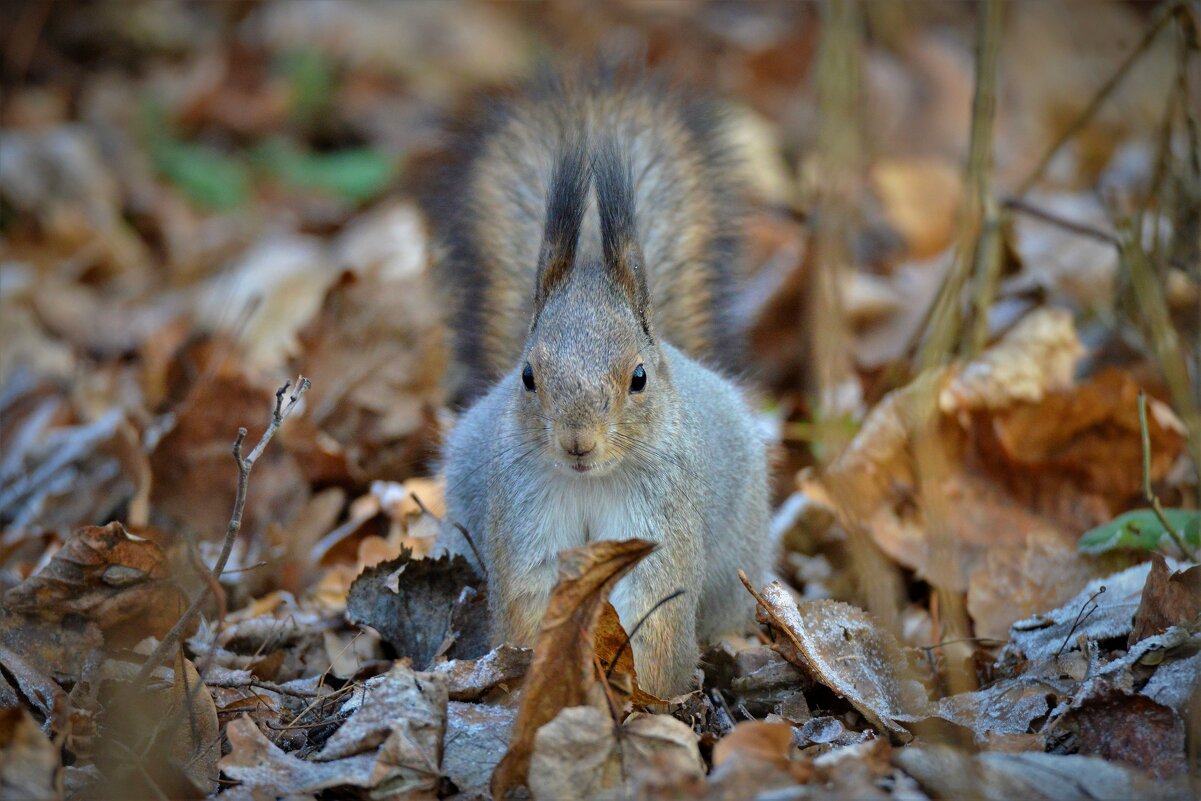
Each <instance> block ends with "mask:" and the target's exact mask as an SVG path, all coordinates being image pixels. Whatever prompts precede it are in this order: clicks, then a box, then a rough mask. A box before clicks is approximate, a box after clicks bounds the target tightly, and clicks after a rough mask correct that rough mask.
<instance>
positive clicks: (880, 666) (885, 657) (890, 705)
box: [748, 582, 930, 743]
mask: <svg viewBox="0 0 1201 801" xmlns="http://www.w3.org/2000/svg"><path fill="white" fill-rule="evenodd" d="M748 588H749V587H748ZM752 594H754V595H755V597H756V599H757V600H758V601H759V611H758V612H757V616H758V618H759V621H760V622H761V623H765V624H767V625H770V626H771V627H772V628H773V629H775V630H776V631H777V634H778V636H779V637H780V638H781V640H782V645H781V650H780V653H781V654H783V655H784V657H785V658H786V659H788V660H789V661H791V662H793V664H795V665H797V666H798V667H800V668H802V669H804V670H806V671H808V672H809V674H810V675H812V676H813V677H814V678H815V679H816V680H817V681H819V682H821V683H822V684H824V685H826V686H827V687H829V688H830V689H832V690H834V691H835V692H836V693H838V694H839V695H841V696H843V697H844V698H846V699H847V700H848V701H850V703H851V705H852V706H854V707H855V709H857V710H859V712H860V713H862V714H863V716H864V717H866V718H867V719H868V720H869V721H870V722H871V723H872V725H873V726H875V727H876V728H877V729H879V730H880V731H882V732H885V733H887V734H888V735H889V736H890V737H891V738H892V739H893V740H895V741H897V742H902V743H904V742H908V741H909V740H910V739H912V735H911V734H910V733H909V731H908V730H907V729H906V728H905V727H904V726H902V725H901V723H900V722H899V721H913V720H917V719H920V718H924V717H925V716H926V715H927V714H928V713H929V707H930V703H929V699H928V698H927V697H926V692H925V690H924V689H923V687H922V685H921V683H920V682H919V681H918V680H917V679H916V678H915V677H914V675H913V672H912V671H911V670H910V669H909V667H908V665H909V660H908V658H907V657H906V655H905V652H904V651H903V650H902V649H901V646H900V644H899V643H897V641H896V638H895V637H893V636H892V635H891V634H889V633H888V632H886V631H884V630H883V629H881V628H880V627H879V626H877V625H876V623H875V622H874V621H873V620H872V619H871V618H870V617H869V616H868V614H867V613H866V612H864V611H863V610H862V609H858V608H856V607H854V606H851V605H850V604H846V603H842V602H840V601H830V600H819V601H802V602H801V603H800V604H798V603H797V602H796V601H794V600H793V598H792V596H791V595H790V594H789V593H788V591H787V590H785V589H784V588H783V587H782V586H780V584H779V583H778V582H772V583H771V584H769V585H767V586H766V587H764V588H763V591H762V593H755V592H753V591H752Z"/></svg>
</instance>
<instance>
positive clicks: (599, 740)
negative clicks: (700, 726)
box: [529, 706, 705, 801]
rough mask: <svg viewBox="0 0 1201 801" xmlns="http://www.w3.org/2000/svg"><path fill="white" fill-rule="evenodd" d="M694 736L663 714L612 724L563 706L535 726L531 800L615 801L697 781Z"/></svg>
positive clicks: (591, 711) (700, 767) (700, 770)
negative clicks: (652, 789)
mask: <svg viewBox="0 0 1201 801" xmlns="http://www.w3.org/2000/svg"><path fill="white" fill-rule="evenodd" d="M704 775H705V766H704V762H703V761H702V760H701V755H700V751H699V749H698V747H697V736H696V734H695V733H694V732H693V731H692V729H691V728H689V727H688V726H687V725H685V724H684V723H681V722H680V721H678V720H676V719H675V718H672V717H670V716H668V715H640V716H637V717H633V718H631V719H630V720H629V721H628V722H627V723H626V724H625V725H624V726H620V727H618V726H617V725H615V724H614V722H613V720H612V718H611V717H610V715H609V714H608V713H607V712H604V711H602V710H600V709H597V708H596V707H594V706H578V707H568V708H566V709H564V710H562V711H561V712H560V713H559V714H558V715H556V716H555V718H554V720H552V721H550V722H549V723H547V724H546V725H545V726H543V727H542V728H540V729H539V730H538V735H537V737H536V738H535V741H534V750H533V753H532V755H531V757H530V769H529V788H530V791H531V794H532V795H533V797H534V799H535V801H542V800H543V799H545V801H601V800H602V799H605V800H610V801H619V799H625V798H638V797H645V796H646V795H647V794H648V792H649V791H650V786H653V785H658V786H662V787H667V788H674V787H679V786H680V785H681V784H683V783H686V782H689V781H692V780H697V779H700V778H701V777H702V776H704Z"/></svg>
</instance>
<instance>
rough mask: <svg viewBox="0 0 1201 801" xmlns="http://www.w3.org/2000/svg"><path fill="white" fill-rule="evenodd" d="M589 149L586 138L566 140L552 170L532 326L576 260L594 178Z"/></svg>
mask: <svg viewBox="0 0 1201 801" xmlns="http://www.w3.org/2000/svg"><path fill="white" fill-rule="evenodd" d="M587 153H588V151H587V146H586V144H585V143H584V141H583V140H582V139H574V140H570V141H564V142H563V144H562V145H561V146H560V150H559V156H558V159H557V160H556V162H555V166H554V169H553V170H552V171H551V177H550V187H549V189H548V191H547V200H546V222H545V224H544V226H543V233H542V250H541V252H540V253H539V255H538V280H537V285H536V287H535V289H534V320H533V323H531V326H532V325H534V324H536V323H537V321H538V316H539V315H540V314H541V313H542V308H543V306H545V305H546V301H547V299H548V298H549V297H550V296H551V293H553V292H554V290H555V288H556V287H558V286H559V285H560V284H562V283H563V280H564V279H565V278H567V276H568V274H570V272H571V268H572V266H573V265H574V264H575V256H576V247H577V246H578V245H579V241H580V226H581V225H582V224H583V222H584V212H585V211H587V209H588V189H589V184H590V183H591V180H592V175H591V173H590V172H589V170H588V155H587Z"/></svg>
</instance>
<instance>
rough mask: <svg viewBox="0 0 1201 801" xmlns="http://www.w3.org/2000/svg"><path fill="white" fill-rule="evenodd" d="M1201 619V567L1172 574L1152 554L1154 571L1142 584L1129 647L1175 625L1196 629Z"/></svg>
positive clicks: (1156, 556)
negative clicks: (1199, 618)
mask: <svg viewBox="0 0 1201 801" xmlns="http://www.w3.org/2000/svg"><path fill="white" fill-rule="evenodd" d="M1199 616H1201V565H1193V566H1192V567H1189V568H1186V569H1184V570H1177V571H1175V572H1171V571H1169V570H1168V563H1167V561H1166V560H1165V559H1164V558H1163V557H1162V556H1160V555H1159V554H1157V553H1153V554H1151V569H1150V570H1149V571H1148V572H1147V583H1146V584H1144V585H1143V593H1142V597H1140V598H1139V603H1138V610H1137V611H1136V612H1135V613H1134V623H1133V624H1132V628H1131V631H1130V638H1129V644H1130V645H1134V644H1135V643H1136V642H1139V641H1140V640H1143V639H1145V638H1147V637H1150V636H1152V635H1155V634H1161V633H1163V632H1165V631H1167V630H1168V629H1169V628H1170V627H1172V626H1186V627H1192V628H1194V629H1195V628H1196V627H1197V624H1198V617H1199Z"/></svg>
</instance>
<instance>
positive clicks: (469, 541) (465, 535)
mask: <svg viewBox="0 0 1201 801" xmlns="http://www.w3.org/2000/svg"><path fill="white" fill-rule="evenodd" d="M413 497H414V498H416V497H417V496H416V495H414V496H413ZM451 525H452V526H454V527H455V528H456V529H458V531H459V533H460V534H462V535H463V539H465V540H467V547H469V548H471V552H472V553H473V554H475V560H476V561H477V562H479V563H480V570H481V571H483V573H484V578H485V579H487V578H488V566H487V565H485V564H484V559H483V557H482V556H480V552H479V549H478V548H476V547H475V540H473V539H471V535H470V534H469V533H467V529H466V528H464V527H463V526H462V525H460V524H459V523H455V522H453V521H452V522H451Z"/></svg>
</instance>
